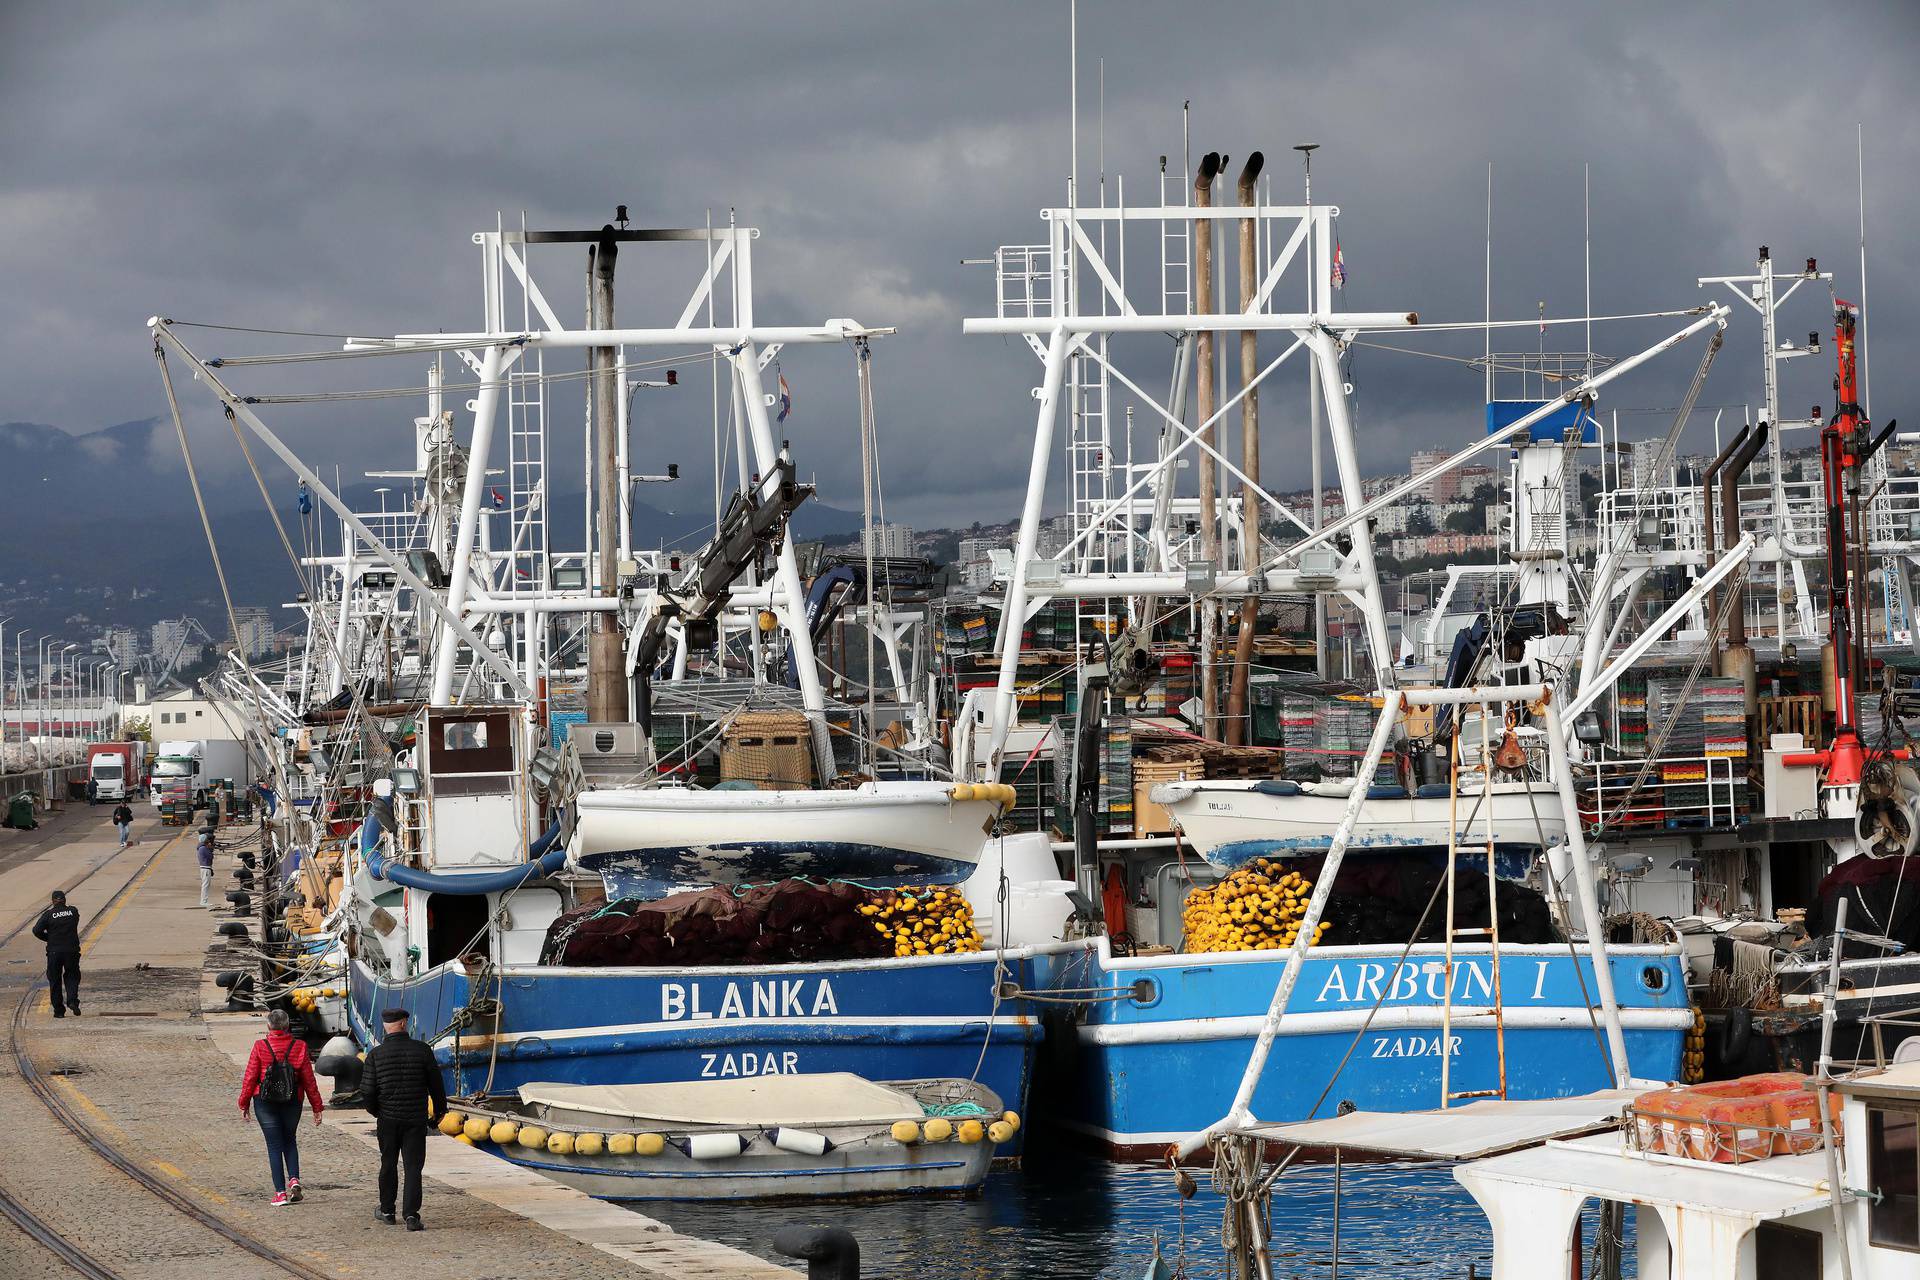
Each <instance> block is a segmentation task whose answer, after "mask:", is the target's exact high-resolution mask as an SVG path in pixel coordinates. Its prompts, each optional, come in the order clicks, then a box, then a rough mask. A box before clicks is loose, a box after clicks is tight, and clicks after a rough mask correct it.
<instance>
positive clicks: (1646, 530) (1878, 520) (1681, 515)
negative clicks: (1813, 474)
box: [1597, 476, 1920, 555]
mask: <svg viewBox="0 0 1920 1280" xmlns="http://www.w3.org/2000/svg"><path fill="white" fill-rule="evenodd" d="M1702 496H1703V495H1702V493H1701V491H1700V488H1699V486H1697V485H1694V486H1677V487H1667V488H1657V489H1613V490H1609V491H1608V492H1606V493H1603V494H1601V495H1600V507H1599V516H1598V524H1597V532H1598V535H1599V539H1600V546H1601V547H1602V548H1603V549H1604V548H1608V547H1615V546H1618V547H1622V548H1624V549H1626V550H1629V551H1664V552H1693V553H1698V552H1700V551H1701V550H1702V548H1703V547H1704V546H1705V534H1704V532H1703V529H1702V524H1701V512H1702V502H1701V499H1702ZM1868 497H1869V501H1868V503H1867V522H1866V524H1867V541H1868V549H1869V550H1871V551H1873V552H1875V553H1877V554H1900V553H1903V552H1905V553H1915V552H1920V476H1890V477H1888V479H1887V481H1886V484H1885V485H1884V486H1881V487H1878V488H1877V489H1876V490H1875V491H1874V492H1873V493H1871V494H1869V495H1868ZM1737 506H1738V514H1739V522H1740V532H1741V533H1743V534H1747V533H1751V534H1753V535H1754V537H1755V539H1756V540H1760V541H1764V540H1766V539H1769V538H1778V539H1779V540H1780V541H1781V542H1782V543H1783V544H1786V545H1787V547H1788V549H1789V550H1797V551H1799V552H1801V553H1802V554H1808V555H1811V554H1815V553H1816V552H1817V551H1818V550H1820V549H1823V548H1824V547H1825V546H1826V518H1827V517H1826V499H1825V497H1824V495H1823V493H1822V490H1821V485H1820V482H1819V481H1817V480H1793V481H1787V482H1785V483H1783V484H1782V485H1781V486H1780V492H1779V495H1778V501H1776V495H1775V493H1774V487H1773V484H1772V483H1771V482H1761V483H1758V484H1743V485H1741V486H1740V488H1739V491H1738V495H1737ZM1649 518H1651V519H1650V522H1649ZM1712 519H1713V543H1714V545H1716V546H1723V545H1725V543H1726V539H1725V537H1724V536H1723V531H1722V529H1721V527H1720V519H1721V511H1720V504H1719V500H1718V495H1716V497H1715V501H1714V503H1713V506H1712ZM1643 522H1648V523H1646V525H1645V527H1643Z"/></svg>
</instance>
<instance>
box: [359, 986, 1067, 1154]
mask: <svg viewBox="0 0 1920 1280" xmlns="http://www.w3.org/2000/svg"><path fill="white" fill-rule="evenodd" d="M1002 976H1003V975H1002V974H1000V973H998V972H997V971H996V966H995V962H994V959H993V957H992V956H991V955H979V956H962V957H926V958H915V959H907V960H862V961H842V962H837V963H821V964H814V965H778V966H728V967H716V968H701V969H587V968H580V969H567V968H560V967H557V966H524V967H510V968H507V969H505V970H503V971H501V974H500V977H499V979H498V982H497V987H496V983H495V982H493V981H489V982H487V984H486V987H485V989H484V990H482V991H480V992H478V993H477V994H480V995H483V996H495V995H497V997H498V998H499V1000H500V1002H501V1014H500V1025H499V1035H498V1037H497V1038H496V1039H497V1048H496V1046H495V1043H494V1042H491V1041H490V1042H483V1043H480V1044H475V1043H474V1042H473V1041H472V1040H470V1039H469V1041H468V1043H466V1044H463V1045H461V1046H460V1048H459V1051H458V1052H456V1051H455V1038H454V1036H453V1034H452V1032H451V1030H450V1027H451V1022H452V1020H453V1016H454V1013H455V1011H457V1010H459V1009H461V1008H463V1007H464V1006H465V1005H466V1003H467V1000H468V996H469V994H470V992H471V991H472V987H471V984H470V981H469V978H468V975H467V974H466V973H465V971H463V970H462V969H460V968H459V967H458V966H452V965H449V966H443V967H441V968H437V969H434V970H432V971H430V972H428V973H425V974H422V975H420V976H418V977H415V978H412V979H410V980H408V981H406V982H403V983H391V982H385V981H382V980H380V979H378V978H376V977H375V976H374V975H373V974H372V973H371V972H370V971H369V970H367V969H366V968H364V967H363V966H361V965H360V964H358V963H357V962H356V963H355V964H354V966H353V971H352V978H351V987H350V990H351V995H352V998H351V1001H350V1011H351V1012H350V1016H351V1018H352V1021H353V1030H354V1034H355V1035H356V1036H357V1037H358V1038H359V1040H360V1042H361V1043H362V1044H372V1043H374V1042H375V1041H376V1040H377V1038H378V1037H377V1035H375V1034H370V1029H369V1027H370V1024H371V1023H373V1022H375V1021H376V1020H377V1014H378V1011H380V1010H383V1009H387V1008H394V1007H401V1008H405V1009H406V1010H408V1012H409V1013H411V1014H412V1031H413V1034H414V1035H416V1036H418V1037H420V1038H423V1039H428V1038H430V1039H431V1041H432V1043H433V1045H434V1050H435V1053H436V1056H438V1058H439V1059H440V1062H441V1067H442V1070H443V1072H444V1074H445V1076H446V1081H447V1087H448V1089H449V1090H451V1091H454V1092H457V1093H462V1094H466V1093H472V1092H478V1091H481V1090H484V1091H486V1092H487V1093H490V1094H494V1095H501V1094H511V1093H512V1092H513V1091H514V1090H516V1089H518V1088H519V1087H520V1086H521V1085H523V1084H530V1083H533V1082H536V1081H546V1082H559V1083H566V1084H644V1083H654V1082H660V1081H670V1080H699V1079H729V1078H734V1077H740V1076H757V1075H791V1074H794V1073H796V1072H823V1071H851V1072H854V1073H855V1074H857V1075H861V1076H864V1077H866V1078H867V1079H870V1080H911V1079H926V1078H930V1077H948V1076H953V1077H960V1078H977V1079H978V1080H979V1081H980V1082H981V1083H983V1084H985V1085H986V1086H987V1087H988V1088H990V1089H992V1090H993V1091H994V1092H995V1093H997V1094H999V1095H1000V1097H1001V1099H1002V1100H1003V1101H1004V1102H1005V1103H1006V1105H1007V1106H1008V1107H1011V1108H1013V1109H1015V1110H1018V1111H1020V1112H1021V1113H1022V1115H1024V1114H1025V1112H1026V1109H1027V1089H1028V1083H1029V1078H1030V1076H1031V1071H1032V1064H1033V1054H1034V1049H1035V1046H1036V1045H1037V1044H1038V1043H1039V1041H1040V1038H1041V1036H1042V1034H1043V1032H1042V1030H1041V1027H1040V1022H1039V1018H1038V1017H1037V1016H1036V1015H1035V1013H1034V1011H1033V1009H1032V1008H1031V1006H1030V1005H1029V1004H1028V1002H1026V1001H1023V1000H1008V1001H1001V1002H999V1003H998V1006H997V1008H996V1001H995V991H996V988H997V984H998V982H999V981H1000V980H1001V978H1002ZM1004 977H1005V979H1006V980H1008V981H1012V982H1016V983H1018V984H1020V985H1021V986H1022V987H1028V988H1030V987H1031V986H1032V984H1033V982H1034V962H1033V960H1032V959H1030V958H1027V957H1025V956H1023V955H1018V954H1015V955H1013V956H1010V957H1009V958H1008V959H1007V961H1006V972H1005V974H1004ZM471 1034H472V1033H469V1035H471ZM976 1069H977V1076H976ZM1015 1150H1017V1147H1010V1148H1009V1149H1008V1150H1007V1152H1006V1153H1007V1154H1013V1153H1014V1152H1015Z"/></svg>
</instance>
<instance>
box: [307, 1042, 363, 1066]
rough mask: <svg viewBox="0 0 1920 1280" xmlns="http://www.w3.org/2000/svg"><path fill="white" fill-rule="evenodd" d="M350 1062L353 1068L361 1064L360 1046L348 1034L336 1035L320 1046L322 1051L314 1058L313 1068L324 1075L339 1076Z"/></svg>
mask: <svg viewBox="0 0 1920 1280" xmlns="http://www.w3.org/2000/svg"><path fill="white" fill-rule="evenodd" d="M348 1063H351V1064H353V1069H354V1070H358V1069H359V1066H360V1046H358V1045H356V1044H355V1043H354V1042H353V1041H352V1040H350V1039H349V1038H347V1037H346V1036H334V1037H332V1038H331V1039H329V1040H328V1041H327V1042H326V1043H325V1044H323V1045H321V1046H320V1053H319V1055H318V1056H317V1057H315V1058H314V1060H313V1069H314V1071H316V1072H317V1073H319V1074H320V1075H323V1076H337V1075H339V1074H340V1070H341V1068H342V1067H345V1066H346V1065H347V1064H348Z"/></svg>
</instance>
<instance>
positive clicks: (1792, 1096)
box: [1634, 1071, 1837, 1164]
mask: <svg viewBox="0 0 1920 1280" xmlns="http://www.w3.org/2000/svg"><path fill="white" fill-rule="evenodd" d="M1807 1083H1808V1081H1807V1077H1806V1076H1804V1075H1801V1074H1799V1073H1798V1072H1791V1071H1773V1072H1767V1073H1765V1074H1762V1075H1752V1076H1745V1077H1742V1078H1741V1079H1738V1080H1722V1081H1717V1082H1715V1083H1713V1084H1701V1085H1693V1086H1691V1087H1688V1088H1684V1089H1661V1090H1659V1091H1657V1092H1654V1093H1647V1094H1642V1095H1641V1096H1640V1097H1639V1098H1637V1099H1635V1100H1634V1110H1635V1112H1636V1113H1637V1114H1636V1116H1635V1118H1634V1137H1635V1139H1636V1144H1637V1145H1638V1146H1639V1147H1640V1148H1641V1149H1642V1150H1645V1151H1659V1152H1662V1153H1663V1154H1666V1155H1670V1156H1683V1157H1685V1158H1687V1159H1690V1160H1706V1161H1711V1162H1714V1163H1717V1164H1737V1163H1740V1162H1743V1161H1747V1160H1762V1159H1765V1158H1766V1157H1768V1156H1771V1155H1783V1154H1790V1153H1791V1154H1798V1153H1800V1152H1805V1151H1811V1150H1814V1149H1816V1148H1818V1147H1819V1145H1820V1104H1819V1099H1818V1097H1817V1096H1816V1095H1815V1094H1814V1093H1813V1092H1812V1091H1811V1090H1810V1089H1809V1088H1808V1087H1807ZM1836 1118H1837V1109H1836ZM1776 1129H1781V1130H1787V1131H1788V1132H1787V1133H1784V1134H1779V1133H1775V1132H1773V1130H1776Z"/></svg>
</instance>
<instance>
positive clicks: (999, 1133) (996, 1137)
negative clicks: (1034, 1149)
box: [987, 1120, 1013, 1147]
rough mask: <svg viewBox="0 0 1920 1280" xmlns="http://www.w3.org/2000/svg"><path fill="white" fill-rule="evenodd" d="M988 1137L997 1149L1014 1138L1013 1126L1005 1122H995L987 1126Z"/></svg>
mask: <svg viewBox="0 0 1920 1280" xmlns="http://www.w3.org/2000/svg"><path fill="white" fill-rule="evenodd" d="M987 1137H988V1139H990V1140H991V1141H992V1142H993V1144H994V1145H995V1146H996V1147H997V1146H999V1145H1000V1144H1001V1143H1003V1142H1006V1141H1007V1140H1009V1139H1010V1138H1012V1137H1013V1126H1012V1125H1010V1124H1008V1123H1007V1122H1006V1121H1005V1120H995V1121H994V1122H993V1123H992V1124H990V1125H988V1126H987Z"/></svg>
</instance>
